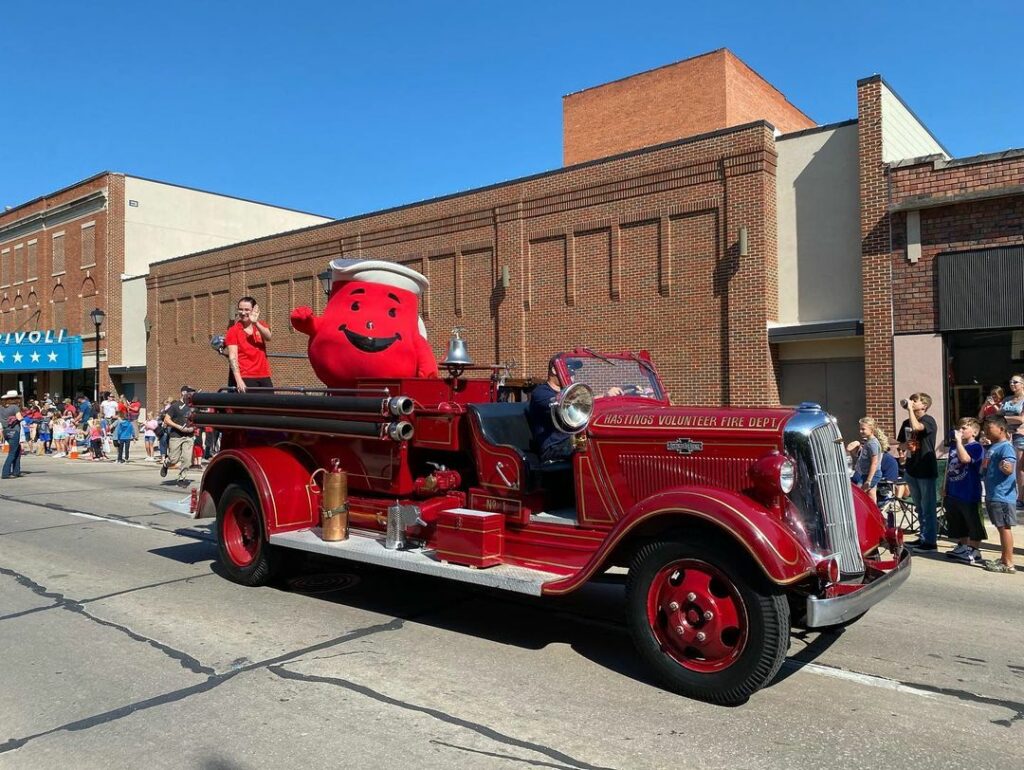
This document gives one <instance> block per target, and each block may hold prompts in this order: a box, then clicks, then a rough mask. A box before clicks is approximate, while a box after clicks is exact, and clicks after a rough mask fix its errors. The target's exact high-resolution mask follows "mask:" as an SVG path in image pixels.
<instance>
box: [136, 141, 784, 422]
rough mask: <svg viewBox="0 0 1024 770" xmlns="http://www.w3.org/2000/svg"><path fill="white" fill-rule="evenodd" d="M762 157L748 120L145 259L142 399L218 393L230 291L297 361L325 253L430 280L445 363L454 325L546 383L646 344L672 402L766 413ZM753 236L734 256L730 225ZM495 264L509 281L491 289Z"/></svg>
mask: <svg viewBox="0 0 1024 770" xmlns="http://www.w3.org/2000/svg"><path fill="white" fill-rule="evenodd" d="M775 157H776V156H775V147H774V139H773V136H772V131H771V127H770V126H768V125H767V124H765V123H757V124H754V125H750V126H747V127H741V128H737V129H734V130H731V131H728V132H721V133H718V134H714V135H708V136H704V137H696V138H693V139H691V140H686V141H681V142H677V143H674V144H673V145H671V146H668V147H664V148H659V149H657V150H651V151H645V152H638V153H633V154H628V155H625V156H623V157H619V158H614V159H609V160H607V161H604V162H600V163H594V164H589V165H587V166H585V167H581V168H574V169H565V170H563V171H557V172H552V173H549V174H542V175H539V176H536V177H530V178H527V179H523V180H519V181H515V182H512V183H509V184H503V185H497V186H493V187H489V188H484V189H481V190H477V191H472V192H469V193H466V194H460V195H456V196H451V197H448V198H442V199H438V200H434V201H427V202H425V203H421V204H416V205H413V206H407V207H401V208H398V209H393V210H389V211H383V212H376V213H373V214H369V215H366V216H362V217H357V218H353V219H349V220H343V221H339V222H336V223H331V224H330V225H325V226H318V227H315V228H310V229H306V230H301V231H296V232H293V233H289V234H284V235H280V236H274V237H271V238H265V239H260V240H257V241H252V242H248V243H244V244H238V245H235V246H232V247H227V248H224V249H218V250H214V251H210V252H204V253H202V254H199V255H193V256H188V257H184V258H180V259H176V260H169V261H167V262H162V263H157V264H155V265H153V266H152V269H151V273H150V277H149V279H148V292H149V307H150V314H151V317H153V319H154V321H155V327H154V331H153V334H152V335H151V337H150V341H149V346H148V360H147V369H148V382H149V393H148V398H149V400H150V401H151V402H154V403H155V401H156V400H157V399H158V398H162V397H165V396H167V395H170V394H171V393H173V392H175V391H176V390H177V388H178V387H179V386H180V385H181V384H183V383H188V384H190V385H193V386H195V387H217V386H221V385H223V384H224V382H225V378H226V363H225V361H224V359H223V358H221V357H219V356H218V355H217V354H216V353H215V352H213V351H212V350H211V349H210V348H209V345H208V339H209V335H210V333H211V332H213V331H221V330H222V325H223V323H224V322H225V321H226V319H227V313H228V310H229V308H230V307H231V306H232V305H233V303H234V300H235V299H236V298H237V297H238V296H240V295H242V294H243V293H252V294H253V295H254V296H256V298H257V300H258V301H259V302H260V303H261V305H263V307H264V313H265V315H266V316H267V317H268V318H269V319H270V320H271V323H272V326H273V329H274V335H275V336H274V340H273V341H272V343H271V348H272V350H274V351H276V352H285V353H297V352H304V350H305V343H306V338H305V337H304V336H303V335H300V334H297V333H295V332H292V331H291V329H290V327H289V326H288V324H287V322H286V319H287V315H288V312H289V311H290V310H291V308H292V307H294V306H296V305H298V304H308V303H309V301H310V296H311V295H312V299H313V300H314V308H315V309H317V310H320V309H322V304H323V297H322V293H321V292H320V289H319V284H318V283H317V282H316V281H315V279H314V276H315V275H316V274H317V273H319V272H320V271H321V270H323V269H324V267H325V266H326V263H327V262H328V261H329V260H330V259H332V258H335V257H338V256H341V255H344V256H346V257H363V258H379V259H388V260H393V261H398V262H402V263H405V264H408V265H410V266H411V267H414V268H415V269H417V270H420V271H422V272H423V273H424V274H425V275H427V276H428V278H429V279H430V281H431V288H430V290H429V291H428V293H427V294H426V295H425V297H424V299H423V314H424V318H425V321H426V324H427V327H428V330H429V333H430V340H431V343H432V345H433V348H434V351H435V353H436V354H437V356H438V357H439V358H440V357H442V356H443V354H444V351H445V349H446V346H447V339H448V335H449V331H450V329H451V327H452V326H454V325H458V326H463V327H465V328H466V338H467V342H468V345H469V350H470V353H471V355H472V356H473V358H474V359H475V360H476V361H477V362H480V363H491V362H507V361H510V360H512V359H514V360H515V361H516V362H517V368H516V370H515V374H516V375H541V374H543V370H544V365H545V363H546V361H547V359H548V357H549V356H550V355H551V354H552V353H553V352H555V351H557V350H561V349H566V348H570V347H572V346H575V345H582V344H587V345H594V346H598V347H603V348H607V349H612V350H620V349H640V348H647V349H649V350H651V352H652V355H653V356H654V358H655V361H656V362H657V363H658V365H659V367H660V369H661V371H662V372H663V374H664V376H665V378H666V381H667V382H668V385H669V387H670V389H671V391H672V394H673V397H674V399H675V400H676V401H679V402H691V403H709V404H718V403H728V402H732V403H747V404H755V403H756V404H771V403H777V401H778V394H777V388H776V384H775V383H776V380H775V377H774V373H773V369H772V362H771V356H770V353H769V350H768V344H767V334H766V323H767V320H768V319H769V318H773V317H774V313H775V312H776V311H775V304H776V299H775V291H774V290H773V289H772V288H771V287H772V286H773V283H772V282H773V281H774V280H775V279H774V276H773V277H771V278H769V277H768V273H770V272H773V271H774V265H775V264H776V262H777V255H776V246H775V233H774V227H775V179H774V174H775ZM741 225H742V226H746V227H747V228H748V233H749V244H750V254H749V255H748V256H747V257H744V258H742V259H741V258H739V255H738V245H737V237H738V236H737V233H738V229H739V227H740V226H741ZM502 267H507V268H508V269H509V273H510V278H511V281H510V286H509V287H508V288H507V289H506V288H503V287H502V286H501V282H500V274H501V269H502ZM272 366H273V369H274V380H275V383H277V384H279V385H300V384H305V385H315V384H316V379H315V377H314V376H313V374H312V372H311V370H310V368H309V365H308V362H306V361H304V360H293V359H272Z"/></svg>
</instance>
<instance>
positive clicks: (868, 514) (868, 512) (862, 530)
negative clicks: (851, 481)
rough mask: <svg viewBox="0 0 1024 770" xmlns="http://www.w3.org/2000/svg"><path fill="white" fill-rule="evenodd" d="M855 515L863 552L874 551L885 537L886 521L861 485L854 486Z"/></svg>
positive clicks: (858, 537)
mask: <svg viewBox="0 0 1024 770" xmlns="http://www.w3.org/2000/svg"><path fill="white" fill-rule="evenodd" d="M853 515H854V521H856V522H857V539H858V540H859V541H860V552H861V553H862V554H865V553H867V552H868V551H872V550H874V549H875V548H877V547H878V544H879V543H880V542H882V540H884V539H885V521H884V519H883V518H882V512H881V511H880V510H878V506H877V505H876V504H875V503H874V502H873V501H872V500H871V498H870V497H868V493H867V492H865V491H864V490H863V489H861V488H860V487H857V486H854V487H853Z"/></svg>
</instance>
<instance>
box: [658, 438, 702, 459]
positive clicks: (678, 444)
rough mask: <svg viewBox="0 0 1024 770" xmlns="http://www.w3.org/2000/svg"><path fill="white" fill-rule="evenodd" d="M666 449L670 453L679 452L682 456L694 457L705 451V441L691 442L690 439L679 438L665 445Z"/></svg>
mask: <svg viewBox="0 0 1024 770" xmlns="http://www.w3.org/2000/svg"><path fill="white" fill-rule="evenodd" d="M665 449H667V450H668V451H670V452H678V453H679V454H681V455H692V454H693V453H694V452H703V451H704V442H703V441H691V440H690V439H688V438H677V439H676V440H675V441H669V442H668V443H667V444H665Z"/></svg>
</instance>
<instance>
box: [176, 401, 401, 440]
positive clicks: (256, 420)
mask: <svg viewBox="0 0 1024 770" xmlns="http://www.w3.org/2000/svg"><path fill="white" fill-rule="evenodd" d="M379 403H380V402H379V401H378V404H379ZM192 421H193V422H194V423H195V424H196V425H198V426H200V427H207V426H209V427H211V428H253V429H256V430H277V431H282V432H285V433H322V434H330V435H336V436H366V437H369V438H385V437H386V436H387V434H388V427H389V424H388V423H379V422H359V421H357V420H332V419H328V418H321V417H295V416H293V415H287V414H235V413H232V414H221V413H217V412H213V413H210V412H193V413H192Z"/></svg>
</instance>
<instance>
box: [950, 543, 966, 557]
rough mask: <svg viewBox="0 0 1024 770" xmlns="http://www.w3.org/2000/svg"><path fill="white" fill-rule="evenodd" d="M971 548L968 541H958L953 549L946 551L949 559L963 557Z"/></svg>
mask: <svg viewBox="0 0 1024 770" xmlns="http://www.w3.org/2000/svg"><path fill="white" fill-rule="evenodd" d="M970 550H971V548H970V546H969V545H967V544H966V543H957V544H956V548H954V549H953V550H952V551H946V558H947V559H961V558H962V557H963V556H964V555H965V554H966V553H967V552H968V551H970Z"/></svg>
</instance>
